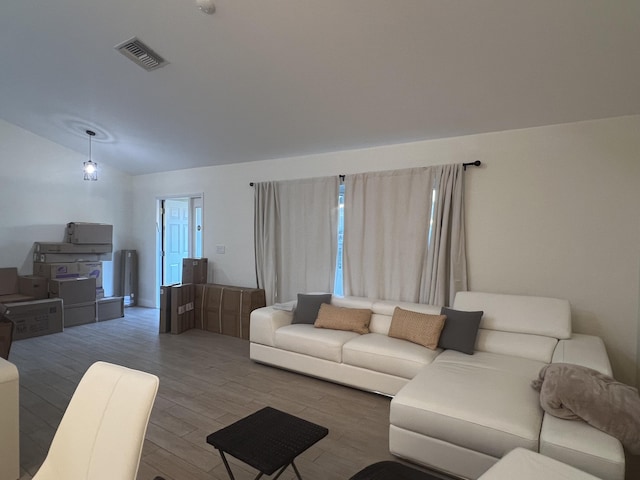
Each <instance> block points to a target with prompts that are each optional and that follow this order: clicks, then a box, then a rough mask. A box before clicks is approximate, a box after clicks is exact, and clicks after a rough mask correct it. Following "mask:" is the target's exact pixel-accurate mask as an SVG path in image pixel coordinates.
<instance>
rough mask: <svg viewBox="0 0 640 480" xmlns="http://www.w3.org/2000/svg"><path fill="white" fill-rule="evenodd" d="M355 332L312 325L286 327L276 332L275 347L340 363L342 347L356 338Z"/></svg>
mask: <svg viewBox="0 0 640 480" xmlns="http://www.w3.org/2000/svg"><path fill="white" fill-rule="evenodd" d="M358 335H359V334H357V333H355V332H346V331H343V330H329V329H322V328H315V327H314V326H313V325H306V324H296V325H287V326H285V327H281V328H279V329H278V330H276V333H275V342H274V343H275V346H276V348H281V349H283V350H288V351H290V352H296V353H302V354H304V355H310V356H312V357H317V358H322V359H324V360H331V361H332V362H342V346H343V345H344V344H345V343H346V342H348V341H349V340H351V339H352V338H355V337H357V336H358Z"/></svg>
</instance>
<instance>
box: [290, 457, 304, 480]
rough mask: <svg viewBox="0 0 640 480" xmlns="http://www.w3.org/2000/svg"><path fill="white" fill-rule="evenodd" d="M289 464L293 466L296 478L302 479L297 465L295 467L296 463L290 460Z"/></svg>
mask: <svg viewBox="0 0 640 480" xmlns="http://www.w3.org/2000/svg"><path fill="white" fill-rule="evenodd" d="M291 466H292V467H293V471H294V472H296V477H298V480H302V477H301V476H300V472H299V471H298V467H296V464H295V463H294V462H293V460H291Z"/></svg>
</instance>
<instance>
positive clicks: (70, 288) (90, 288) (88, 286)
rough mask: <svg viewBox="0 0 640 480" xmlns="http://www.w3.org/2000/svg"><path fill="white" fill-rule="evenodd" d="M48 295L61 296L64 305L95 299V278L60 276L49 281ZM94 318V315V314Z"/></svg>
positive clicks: (93, 300) (52, 296)
mask: <svg viewBox="0 0 640 480" xmlns="http://www.w3.org/2000/svg"><path fill="white" fill-rule="evenodd" d="M49 296H50V297H51V298H56V297H57V298H61V299H62V300H63V301H64V306H65V311H66V307H68V306H71V305H77V304H81V303H88V302H94V303H95V301H96V279H95V278H87V277H79V278H61V279H53V280H50V281H49ZM94 318H95V315H94Z"/></svg>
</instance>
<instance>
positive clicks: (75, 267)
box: [33, 262, 102, 287]
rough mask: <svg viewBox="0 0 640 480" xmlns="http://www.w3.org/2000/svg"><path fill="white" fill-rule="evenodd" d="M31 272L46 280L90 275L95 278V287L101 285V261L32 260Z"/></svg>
mask: <svg viewBox="0 0 640 480" xmlns="http://www.w3.org/2000/svg"><path fill="white" fill-rule="evenodd" d="M33 274H34V275H37V276H39V277H45V278H46V279H48V280H54V279H61V278H78V277H92V278H95V279H96V287H102V262H65V263H42V262H33Z"/></svg>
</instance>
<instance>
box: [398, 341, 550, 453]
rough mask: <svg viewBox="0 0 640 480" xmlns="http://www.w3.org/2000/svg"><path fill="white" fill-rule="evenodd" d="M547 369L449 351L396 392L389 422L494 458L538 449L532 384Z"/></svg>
mask: <svg viewBox="0 0 640 480" xmlns="http://www.w3.org/2000/svg"><path fill="white" fill-rule="evenodd" d="M543 365H544V364H543V363H542V362H537V361H534V360H528V359H524V358H518V357H505V356H503V355H497V354H493V353H486V352H476V353H475V354H474V355H473V356H469V355H465V354H463V353H460V352H456V351H453V350H447V351H445V352H443V353H441V354H440V355H439V356H438V357H437V358H436V359H435V360H434V361H433V362H432V363H431V364H430V365H429V366H428V367H427V368H423V369H422V370H421V371H420V372H419V373H418V374H417V375H416V376H415V377H414V379H413V380H411V381H410V382H409V383H408V384H407V385H405V386H404V387H403V388H402V390H400V392H398V394H397V395H396V396H395V398H394V399H393V400H392V402H391V414H390V417H391V424H392V425H394V426H396V427H399V428H403V429H406V430H409V431H413V432H416V433H418V434H421V435H426V436H429V437H431V438H434V439H438V440H441V441H444V442H448V443H452V444H454V445H458V446H460V447H464V448H468V449H471V450H475V451H478V452H481V453H484V454H486V455H490V456H493V457H496V458H499V457H502V456H503V455H504V454H506V453H507V452H508V451H509V450H511V449H513V448H515V447H523V448H527V449H529V450H534V451H537V449H538V436H539V434H540V426H541V423H542V416H543V411H542V409H541V408H540V406H539V404H538V395H537V392H535V390H533V389H532V388H531V386H530V383H531V379H532V378H535V377H536V375H537V373H538V371H539V369H540V368H542V366H543Z"/></svg>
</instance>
